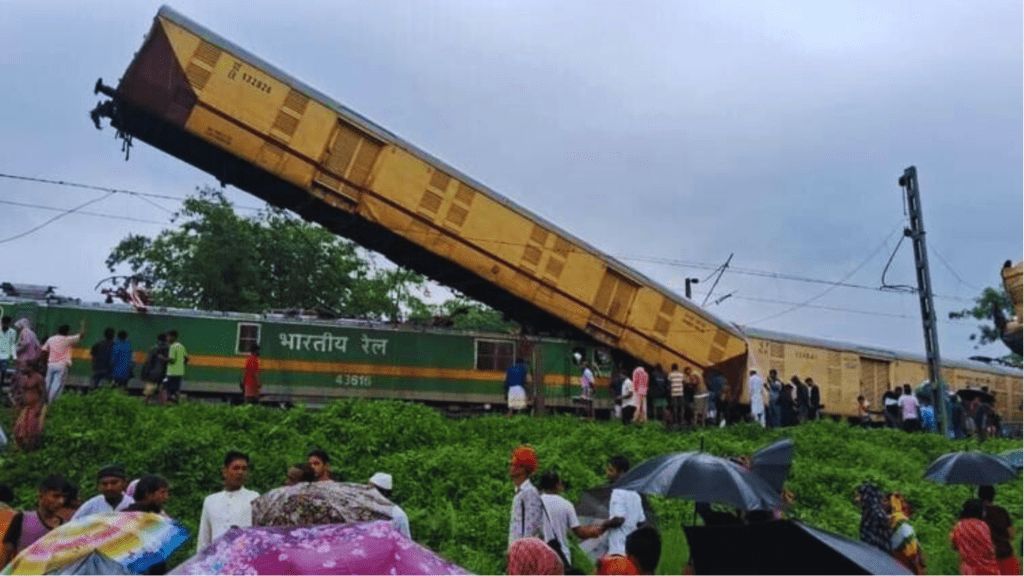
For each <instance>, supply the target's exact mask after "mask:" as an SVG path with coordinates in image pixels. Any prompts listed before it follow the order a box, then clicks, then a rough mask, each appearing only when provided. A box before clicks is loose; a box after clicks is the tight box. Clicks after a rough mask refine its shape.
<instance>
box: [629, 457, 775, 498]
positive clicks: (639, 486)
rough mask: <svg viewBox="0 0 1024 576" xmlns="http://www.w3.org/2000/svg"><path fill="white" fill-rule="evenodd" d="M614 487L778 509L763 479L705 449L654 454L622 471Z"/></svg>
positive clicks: (770, 489) (773, 490)
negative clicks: (626, 470)
mask: <svg viewBox="0 0 1024 576" xmlns="http://www.w3.org/2000/svg"><path fill="white" fill-rule="evenodd" d="M615 487H616V488H622V489H624V490H634V491H636V492H643V493H647V494H661V495H663V496H668V497H670V498H684V499H687V500H695V501H697V502H708V503H711V502H720V503H723V504H732V505H733V506H737V507H739V508H742V509H743V510H770V509H775V508H781V507H782V502H781V501H780V499H779V492H778V491H777V490H775V489H774V488H773V487H772V486H771V485H770V484H769V483H768V482H767V481H766V480H764V479H763V478H761V477H760V476H757V475H756V474H753V473H751V472H749V471H747V470H745V469H744V468H743V467H742V466H740V465H738V464H736V463H734V462H730V461H729V460H726V459H725V458H720V457H718V456H712V455H711V454H707V453H705V452H682V453H678V454H668V455H666V456H658V457H656V458H652V459H650V460H647V461H646V462H643V463H641V464H640V465H639V466H637V467H636V468H633V469H632V470H630V471H629V472H626V473H625V474H623V475H622V476H621V477H620V478H619V480H618V481H617V482H616V483H615Z"/></svg>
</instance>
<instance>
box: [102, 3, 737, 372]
mask: <svg viewBox="0 0 1024 576" xmlns="http://www.w3.org/2000/svg"><path fill="white" fill-rule="evenodd" d="M96 90H97V91H98V92H102V93H104V94H107V95H108V96H110V97H111V100H109V101H106V102H103V103H101V104H100V105H98V106H97V108H96V109H95V110H94V111H93V119H94V120H95V121H96V123H97V127H99V125H100V118H101V117H108V118H110V120H111V125H112V126H114V127H115V128H116V129H117V130H118V131H119V133H120V134H121V135H122V136H124V137H126V138H138V139H140V140H143V141H145V142H147V143H149V144H151V145H152V146H154V147H156V148H158V149H161V150H163V151H165V152H167V153H169V154H171V155H173V156H176V157H178V158H180V159H182V160H184V161H186V162H189V163H190V164H193V165H194V166H196V167H198V168H200V169H202V170H204V171H206V172H209V173H210V174H212V175H214V176H215V177H217V178H218V179H219V180H220V181H221V182H222V183H223V184H231V185H234V186H237V187H238V188H240V189H242V190H245V191H247V192H249V193H251V194H254V195H256V196H258V197H260V198H262V199H264V200H266V201H268V202H270V203H271V204H273V205H275V206H280V207H282V208H286V209H289V210H292V211H294V212H296V213H298V214H299V215H301V216H302V217H303V218H306V219H307V220H310V221H314V222H317V223H320V224H322V225H323V226H325V227H326V228H327V229H329V230H331V231H333V232H335V233H337V234H339V235H342V236H345V237H348V238H350V239H352V240H354V241H356V242H358V243H359V244H361V245H363V246H365V247H367V248H370V249H373V250H376V251H378V252H381V253H383V254H384V255H386V256H387V257H388V258H390V259H391V260H393V261H395V262H396V263H398V264H400V265H402V266H405V267H408V268H410V269H413V270H416V271H418V272H420V273H423V274H424V275H426V276H428V277H430V278H432V279H434V280H436V281H438V282H440V283H442V284H446V285H449V286H452V287H454V288H456V289H458V290H460V291H461V292H463V293H465V294H467V295H469V296H471V297H473V298H475V299H477V300H480V301H482V302H484V303H486V304H488V305H490V306H492V307H494V308H496V309H498V310H501V311H502V312H504V313H505V314H506V315H508V316H509V317H511V318H515V319H516V320H518V321H519V322H520V323H522V324H523V325H524V326H526V327H527V328H528V329H529V330H530V331H533V332H536V333H541V334H551V335H556V336H562V337H568V338H580V337H584V336H585V337H588V338H589V339H593V340H595V341H597V342H599V343H602V344H605V345H607V346H609V347H611V348H612V349H614V350H617V351H619V352H620V353H622V355H623V356H629V357H632V358H635V359H638V360H641V361H643V362H646V363H649V364H652V365H653V364H656V363H661V364H663V365H665V366H666V367H667V366H669V365H670V364H672V363H679V364H680V365H681V366H685V365H689V366H692V367H694V368H696V369H697V370H698V371H702V372H703V371H706V370H708V369H715V370H718V371H720V372H722V373H723V374H724V375H725V376H726V377H727V378H728V379H729V381H730V382H740V381H742V379H743V374H744V372H745V369H746V366H747V345H746V342H745V340H744V338H743V335H742V333H741V332H740V331H739V330H738V329H737V328H736V327H735V326H733V325H731V324H730V323H728V322H725V321H723V320H721V319H719V318H717V317H715V316H714V315H712V314H709V313H708V312H706V311H704V310H701V309H700V308H698V307H697V306H695V305H693V304H692V303H690V302H688V301H686V300H684V299H682V298H681V297H679V296H678V295H676V294H674V293H673V292H672V291H670V290H668V289H667V288H664V287H662V286H659V285H658V284H656V283H654V282H653V281H651V280H649V279H647V278H646V277H644V276H642V275H641V274H639V273H638V272H636V271H634V270H632V269H630V268H629V267H627V266H625V265H623V264H621V263H620V262H618V261H616V260H615V259H613V258H611V257H610V256H608V255H605V254H603V253H602V252H600V251H599V250H597V249H595V248H593V247H591V246H589V245H588V244H587V243H585V242H584V241H582V240H580V239H578V238H575V237H573V236H572V235H570V234H568V233H566V232H565V231H563V230H561V229H559V228H558V227H557V226H555V225H554V224H552V223H550V222H547V221H545V220H544V219H542V218H540V217H539V216H537V215H535V214H533V213H531V212H530V211H528V210H527V209H525V208H523V207H521V206H519V205H517V204H516V203H514V202H512V201H511V200H509V199H508V198H505V197H503V196H501V195H500V194H498V193H496V192H494V191H492V190H489V189H488V188H487V187H485V186H483V185H482V184H480V183H479V182H476V181H474V180H473V179H471V178H469V177H468V176H465V175H463V174H461V173H460V172H458V171H457V170H455V169H454V168H452V167H450V166H448V165H446V164H445V163H443V162H441V161H440V160H437V159H436V158H433V157H432V156H430V155H429V154H427V153H426V152H423V151H422V150H419V149H418V148H416V147H415V146H413V145H411V144H409V143H407V142H405V141H403V140H401V139H399V138H398V137H397V136H395V135H394V134H392V133H390V132H389V131H387V130H385V129H383V128H381V127H380V126H378V125H376V124H374V123H372V122H370V121H369V120H367V119H366V118H363V117H362V116H360V115H359V114H357V113H355V112H353V111H352V110H349V109H348V108H346V107H345V106H343V105H341V104H339V103H338V102H336V101H334V100H332V99H331V98H329V97H327V96H325V95H323V94H321V93H320V92H318V91H316V90H314V89H313V88H310V87H309V86H307V85H305V84H303V83H302V82H300V81H298V80H296V79H295V78H292V77H291V76H289V75H288V74H286V73H284V72H283V71H281V70H279V69H277V68H276V67H274V66H272V65H270V64H268V63H266V62H264V61H263V60H261V59H259V58H257V57H255V56H253V55H252V54H250V53H248V52H246V51H245V50H243V49H241V48H239V47H237V46H235V45H234V44H232V43H230V42H228V41H226V40H224V39H223V38H221V37H219V36H217V35H216V34H214V33H213V32H211V31H209V30H207V29H205V28H203V27H202V26H200V25H198V24H196V23H195V22H192V21H191V20H189V19H188V18H186V17H184V16H182V15H181V14H178V13H177V12H175V11H174V10H172V9H170V8H168V7H163V8H161V9H160V11H159V13H158V14H157V16H156V18H155V21H154V23H153V27H152V29H151V30H150V32H149V34H148V35H147V37H146V39H145V41H144V43H143V46H142V48H141V49H140V50H139V52H138V53H137V54H136V55H135V58H134V59H133V60H132V62H131V64H130V65H129V67H128V69H127V71H126V72H125V74H124V75H123V77H122V78H121V81H120V83H119V84H118V86H117V88H116V89H111V88H108V87H106V86H103V84H102V81H100V82H98V83H97V86H96Z"/></svg>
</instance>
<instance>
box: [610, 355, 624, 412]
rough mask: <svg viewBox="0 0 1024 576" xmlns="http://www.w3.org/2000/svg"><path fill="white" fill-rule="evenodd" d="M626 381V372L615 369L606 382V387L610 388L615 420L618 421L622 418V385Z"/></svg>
mask: <svg viewBox="0 0 1024 576" xmlns="http://www.w3.org/2000/svg"><path fill="white" fill-rule="evenodd" d="M625 380H626V371H625V370H622V369H620V368H617V367H616V368H615V369H614V370H613V371H612V377H611V379H610V380H609V381H608V387H609V388H611V393H612V403H613V407H614V411H615V418H616V419H619V418H621V417H622V398H621V396H622V383H623V382H624V381H625Z"/></svg>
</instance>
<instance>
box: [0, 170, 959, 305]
mask: <svg viewBox="0 0 1024 576" xmlns="http://www.w3.org/2000/svg"><path fill="white" fill-rule="evenodd" d="M0 178H7V179H11V180H20V181H25V182H34V183H42V184H51V185H56V186H64V187H71V188H80V189H86V190H97V191H102V192H111V193H115V194H125V195H129V196H133V197H136V198H139V199H140V200H143V201H145V202H149V203H150V204H152V205H154V206H156V207H158V208H160V209H161V210H164V211H166V212H171V211H170V210H168V209H167V208H165V207H163V206H160V205H159V204H157V203H155V202H151V201H150V200H148V199H150V198H156V199H163V200H173V201H176V202H183V201H185V200H186V198H182V197H179V196H172V195H166V194H155V193H151V192H139V191H136V190H127V189H122V188H111V187H105V186H96V185H92V184H84V183H81V182H71V181H66V180H57V179H50V178H39V177H33V176H24V175H18V174H8V173H2V172H0ZM235 207H236V208H239V209H242V210H250V211H259V210H260V208H255V207H251V206H235ZM408 232H414V231H412V230H408ZM464 239H465V240H469V241H474V242H486V243H489V244H496V245H509V246H513V245H514V246H517V247H520V246H522V247H525V246H527V245H528V244H526V243H524V242H511V241H505V240H497V239H491V238H468V237H467V238H464ZM573 251H583V250H578V249H575V248H574V249H573ZM612 256H613V257H615V258H620V259H623V260H630V261H634V262H647V263H653V264H662V265H668V266H676V267H684V268H697V269H704V270H711V271H712V272H711V274H710V275H709V276H708V278H711V276H713V275H714V274H715V273H716V272H717V271H718V270H719V269H720V268H721V267H722V265H721V264H710V263H705V262H693V261H686V260H678V259H670V258H657V257H650V256H639V255H630V254H621V253H620V254H612ZM940 260H941V257H940ZM944 264H945V262H944ZM951 271H952V270H951ZM729 272H731V273H735V274H742V275H748V276H757V277H765V278H774V279H776V280H786V281H794V282H804V283H813V284H823V285H827V286H829V287H830V289H831V288H834V287H843V288H853V289H860V290H871V291H879V289H880V288H879V287H878V286H869V285H864V284H855V283H849V282H834V281H831V280H824V279H820V278H810V277H806V276H800V275H795V274H787V273H781V272H771V271H766V270H758V269H752V268H742V267H735V266H731V265H730V266H729ZM964 284H965V285H966V283H964ZM934 297H935V298H939V299H944V300H955V301H960V302H973V301H974V300H973V299H971V298H962V297H957V296H948V295H942V294H935V295H934Z"/></svg>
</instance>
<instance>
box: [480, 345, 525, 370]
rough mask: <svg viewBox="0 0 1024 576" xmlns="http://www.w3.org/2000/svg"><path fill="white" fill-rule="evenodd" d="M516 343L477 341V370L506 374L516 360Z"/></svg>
mask: <svg viewBox="0 0 1024 576" xmlns="http://www.w3.org/2000/svg"><path fill="white" fill-rule="evenodd" d="M515 355H516V347H515V343H514V342H508V341H504V340H477V341H476V369H477V370H498V371H501V372H504V371H505V370H508V367H509V366H511V365H512V362H513V361H514V360H515Z"/></svg>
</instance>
